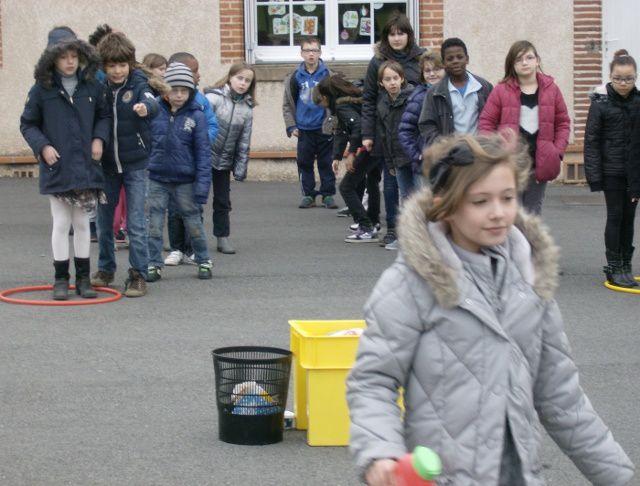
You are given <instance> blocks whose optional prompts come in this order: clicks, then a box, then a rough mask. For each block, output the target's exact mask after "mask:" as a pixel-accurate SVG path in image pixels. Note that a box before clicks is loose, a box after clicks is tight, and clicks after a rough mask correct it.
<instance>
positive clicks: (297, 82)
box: [282, 60, 334, 137]
mask: <svg viewBox="0 0 640 486" xmlns="http://www.w3.org/2000/svg"><path fill="white" fill-rule="evenodd" d="M332 74H333V72H332V71H331V70H329V68H327V66H326V65H325V64H324V62H322V60H321V61H320V65H319V66H318V69H316V70H315V71H314V72H313V73H309V72H307V70H306V68H305V67H304V62H301V63H300V65H299V66H298V69H296V70H295V71H294V72H292V73H290V74H288V75H287V76H286V77H285V78H284V97H283V100H282V116H283V117H284V125H285V127H286V129H287V136H288V137H291V134H292V133H293V131H294V130H295V129H296V128H298V129H300V130H319V129H322V131H323V132H324V133H331V131H332V130H333V128H334V127H333V126H325V124H326V123H327V111H326V110H325V109H324V108H323V107H321V106H318V105H316V104H314V103H313V101H312V99H313V88H314V87H315V86H316V84H318V83H319V82H320V81H322V80H323V79H324V78H326V77H327V76H331V75H332ZM329 122H331V120H329Z"/></svg>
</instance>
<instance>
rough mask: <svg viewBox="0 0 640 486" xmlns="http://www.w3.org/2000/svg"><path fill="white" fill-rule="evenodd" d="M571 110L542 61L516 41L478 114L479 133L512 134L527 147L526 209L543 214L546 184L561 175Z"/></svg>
mask: <svg viewBox="0 0 640 486" xmlns="http://www.w3.org/2000/svg"><path fill="white" fill-rule="evenodd" d="M570 124H571V122H570V119H569V113H568V112H567V105H566V104H565V102H564V99H563V98H562V93H561V92H560V89H559V88H558V86H557V85H556V84H555V82H554V81H553V78H552V77H551V76H547V75H546V74H544V73H543V72H542V70H541V69H540V56H539V55H538V52H537V51H536V48H535V47H534V46H533V44H531V42H529V41H517V42H515V43H514V44H513V45H512V46H511V48H510V49H509V53H508V54H507V57H506V59H505V63H504V79H503V80H502V81H501V82H500V83H499V84H498V85H497V86H496V87H495V88H493V91H492V92H491V95H490V96H489V99H488V100H487V103H486V104H485V106H484V109H483V111H482V113H481V115H480V124H479V129H480V132H493V131H496V130H505V129H511V130H514V131H516V132H519V133H520V135H521V136H522V138H523V139H524V141H525V142H527V143H528V145H529V154H530V155H531V159H532V161H533V165H532V171H531V174H530V176H529V181H528V184H527V187H526V189H525V191H524V192H523V194H522V205H523V206H524V208H525V209H526V210H527V211H529V212H530V213H532V214H540V213H541V212H542V201H543V200H544V193H545V189H546V186H547V181H551V180H553V179H555V178H556V177H557V176H558V174H559V173H560V165H561V162H562V158H563V156H564V151H565V149H566V147H567V143H568V141H569V128H570Z"/></svg>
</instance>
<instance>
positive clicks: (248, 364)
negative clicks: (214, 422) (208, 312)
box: [212, 346, 291, 445]
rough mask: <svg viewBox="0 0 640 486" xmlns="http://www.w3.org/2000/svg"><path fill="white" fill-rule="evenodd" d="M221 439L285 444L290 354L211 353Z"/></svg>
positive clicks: (251, 349)
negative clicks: (285, 411) (284, 430)
mask: <svg viewBox="0 0 640 486" xmlns="http://www.w3.org/2000/svg"><path fill="white" fill-rule="evenodd" d="M212 355H213V368H214V370H215V375H216V403H217V406H218V429H219V438H220V440H221V441H223V442H229V443H231V444H242V445H264V444H274V443H276V442H280V441H282V432H283V429H284V409H285V406H286V404H287V391H288V390H289V375H290V371H291V351H288V350H286V349H279V348H267V347H259V346H234V347H228V348H218V349H214V350H213V351H212Z"/></svg>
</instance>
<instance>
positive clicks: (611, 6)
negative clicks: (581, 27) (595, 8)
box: [602, 0, 640, 80]
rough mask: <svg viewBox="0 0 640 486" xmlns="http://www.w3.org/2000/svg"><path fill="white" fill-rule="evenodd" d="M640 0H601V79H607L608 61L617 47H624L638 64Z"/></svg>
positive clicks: (639, 54)
mask: <svg viewBox="0 0 640 486" xmlns="http://www.w3.org/2000/svg"><path fill="white" fill-rule="evenodd" d="M638 26H640V1H639V0H602V44H603V45H602V53H603V56H602V79H603V80H607V79H609V63H610V62H611V60H612V59H613V54H614V52H616V51H617V50H618V49H626V50H627V51H628V52H629V54H631V55H632V56H633V58H634V59H635V60H636V63H638V64H640V35H638Z"/></svg>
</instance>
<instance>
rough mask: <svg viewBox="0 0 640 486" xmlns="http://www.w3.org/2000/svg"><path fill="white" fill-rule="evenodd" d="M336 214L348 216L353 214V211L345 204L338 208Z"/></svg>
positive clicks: (340, 216)
mask: <svg viewBox="0 0 640 486" xmlns="http://www.w3.org/2000/svg"><path fill="white" fill-rule="evenodd" d="M336 216H337V217H338V218H348V217H349V216H351V211H349V208H348V207H346V206H345V207H344V208H342V209H338V211H337V212H336Z"/></svg>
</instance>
